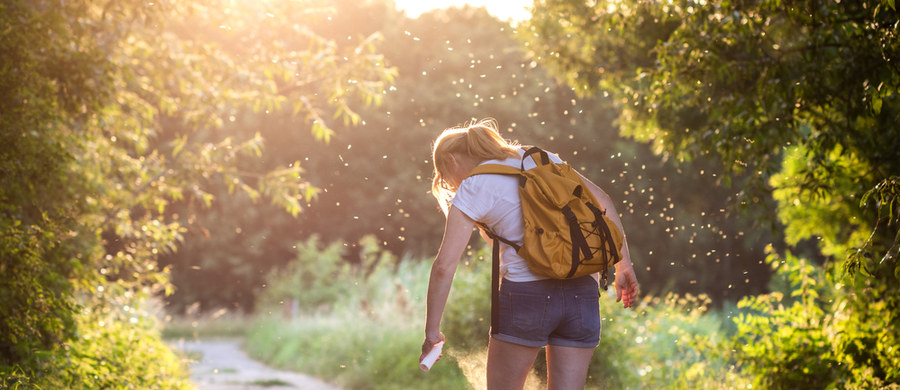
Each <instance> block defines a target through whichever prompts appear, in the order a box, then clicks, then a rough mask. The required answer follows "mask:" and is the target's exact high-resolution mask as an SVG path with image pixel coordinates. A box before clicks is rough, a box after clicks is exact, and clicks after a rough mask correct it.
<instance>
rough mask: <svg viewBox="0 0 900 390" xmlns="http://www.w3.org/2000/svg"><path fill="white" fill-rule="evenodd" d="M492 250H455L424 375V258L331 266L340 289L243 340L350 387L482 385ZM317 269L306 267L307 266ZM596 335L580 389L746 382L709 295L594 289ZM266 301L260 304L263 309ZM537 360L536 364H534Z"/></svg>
mask: <svg viewBox="0 0 900 390" xmlns="http://www.w3.org/2000/svg"><path fill="white" fill-rule="evenodd" d="M304 248H305V249H304V252H307V255H305V256H302V257H300V258H298V260H297V262H302V261H304V260H303V259H305V258H314V257H316V256H315V255H316V254H318V255H319V256H320V257H322V258H332V261H338V260H337V259H335V258H334V255H333V254H329V252H330V251H331V249H330V248H332V246H321V245H309V246H304ZM489 259H490V250H489V248H488V247H487V246H486V245H483V246H482V247H481V248H479V249H477V250H474V249H473V250H472V251H470V252H469V253H467V255H466V256H465V258H464V259H463V263H462V264H461V265H460V269H459V270H458V271H457V274H456V277H455V278H454V281H453V288H452V290H451V295H450V299H449V302H448V306H447V310H446V311H445V313H444V318H443V320H442V331H443V333H444V335H445V336H446V338H447V344H446V346H445V349H444V358H443V359H442V360H441V362H440V363H438V364H437V365H435V367H434V368H433V369H432V371H430V372H429V373H427V374H424V373H422V372H420V371H419V370H418V368H417V367H416V358H417V357H418V356H419V353H418V351H419V347H420V343H421V341H422V340H421V339H422V322H421V321H422V319H423V318H424V313H425V307H424V298H425V292H426V288H427V281H428V273H429V270H430V264H429V263H428V262H425V261H412V260H406V261H402V262H399V263H396V264H392V263H390V262H378V263H376V264H375V265H374V267H373V269H372V272H371V273H370V274H369V276H368V277H366V278H358V277H355V276H353V275H352V274H351V273H342V274H338V276H337V277H336V278H334V279H335V281H334V282H335V283H337V284H338V285H341V286H344V289H343V290H338V289H326V290H327V291H330V294H331V296H330V297H327V299H324V300H323V301H324V302H325V303H324V305H325V306H327V307H324V308H323V307H322V306H312V307H306V310H304V311H303V312H302V313H301V314H300V316H299V317H297V318H294V319H282V318H278V316H277V315H273V313H274V314H278V312H277V311H273V312H270V313H269V314H260V315H258V316H257V319H256V321H255V323H254V325H253V326H252V327H251V329H250V332H249V335H248V338H247V343H246V346H247V348H248V350H249V351H250V353H251V354H252V355H254V356H256V357H257V358H259V359H262V360H264V361H266V362H269V363H271V364H274V365H276V366H279V367H283V368H287V369H291V370H295V371H300V372H305V373H309V374H313V375H316V376H319V377H322V378H327V379H329V380H332V381H334V382H336V383H338V384H340V385H341V386H344V387H345V388H348V389H356V388H472V387H474V388H478V387H479V386H480V383H482V381H483V370H484V364H485V351H486V348H487V340H488V329H489V326H490V325H489V322H490V321H489V318H490V293H489V290H490V263H489ZM310 272H314V271H310ZM267 288H271V289H273V290H274V291H288V290H293V291H298V292H300V291H302V292H310V291H309V290H306V289H304V288H302V287H300V286H299V285H298V284H297V283H296V281H295V280H294V279H293V278H290V277H286V278H280V279H278V280H277V281H276V280H273V281H272V283H271V284H270V285H269V287H267ZM600 305H601V313H603V319H604V323H603V327H604V329H603V334H602V337H601V344H600V346H599V347H598V348H597V351H596V352H595V354H594V359H593V361H592V364H591V369H590V373H589V376H590V377H589V380H588V383H587V386H586V387H587V388H592V389H593V388H621V389H641V388H647V389H654V388H667V389H696V388H721V387H722V386H727V387H730V388H746V385H747V384H748V383H749V380H748V379H746V378H744V376H743V374H742V373H741V372H739V371H737V370H735V369H734V367H733V363H732V362H731V353H730V348H731V345H730V344H729V343H728V342H727V339H726V335H725V333H724V330H723V328H722V318H721V316H720V315H719V314H716V313H710V312H709V310H708V306H709V299H708V298H706V297H693V296H677V295H669V296H667V297H666V298H665V299H658V298H657V299H651V298H648V299H646V300H645V301H643V302H642V303H641V304H640V305H639V307H638V308H636V309H634V310H631V309H624V308H622V307H621V304H618V303H615V299H613V298H612V297H603V299H601V303H600ZM265 306H266V305H262V304H261V305H260V307H265ZM536 369H537V370H538V371H540V370H545V369H546V367H545V366H544V363H543V362H540V361H539V362H538V363H537V365H536Z"/></svg>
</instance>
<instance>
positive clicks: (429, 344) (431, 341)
mask: <svg viewBox="0 0 900 390" xmlns="http://www.w3.org/2000/svg"><path fill="white" fill-rule="evenodd" d="M441 341H444V334H443V333H441V332H438V333H437V335H428V334H427V333H426V334H425V342H423V343H422V354H421V355H419V361H420V362H421V361H422V359H424V358H425V355H427V354H428V352H431V349H432V348H434V346H435V345H436V344H437V343H440V342H441ZM441 356H443V354H441ZM438 360H440V357H438Z"/></svg>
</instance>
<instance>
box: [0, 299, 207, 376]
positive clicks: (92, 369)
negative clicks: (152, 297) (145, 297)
mask: <svg viewBox="0 0 900 390" xmlns="http://www.w3.org/2000/svg"><path fill="white" fill-rule="evenodd" d="M75 318H76V321H77V322H76V329H77V332H78V337H77V338H75V339H73V340H72V341H71V342H68V343H66V344H65V346H64V347H63V348H61V349H58V350H55V351H53V352H43V353H37V354H36V356H35V357H34V359H35V360H36V363H35V364H33V366H34V367H37V369H36V370H28V369H25V368H23V367H0V378H5V383H0V388H13V389H72V390H80V389H85V390H88V389H110V388H116V389H150V388H155V389H192V388H193V384H192V383H191V382H190V381H189V380H187V378H188V371H187V367H186V362H185V361H184V360H183V359H182V358H181V357H179V355H177V354H175V353H174V352H172V351H171V350H170V349H169V347H168V345H167V344H166V343H164V342H163V341H162V338H161V337H160V334H159V330H158V329H157V324H156V320H155V319H154V318H152V317H150V316H148V315H146V314H145V313H142V312H139V311H136V310H135V309H134V308H131V307H127V306H126V307H105V308H104V307H99V306H94V307H92V308H90V309H88V308H86V309H84V310H83V311H82V312H81V313H78V314H77V315H76V316H75Z"/></svg>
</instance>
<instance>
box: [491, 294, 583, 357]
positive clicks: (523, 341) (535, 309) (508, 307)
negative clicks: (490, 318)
mask: <svg viewBox="0 0 900 390" xmlns="http://www.w3.org/2000/svg"><path fill="white" fill-rule="evenodd" d="M599 300H600V291H599V290H598V288H597V281H596V280H595V279H594V278H593V277H591V276H585V277H581V278H577V279H568V280H561V279H545V280H537V281H533V282H511V281H509V280H505V279H504V280H503V283H501V284H500V302H499V303H500V308H499V313H498V314H499V318H498V321H499V322H500V324H499V325H498V326H497V333H496V334H494V335H492V337H494V338H496V339H498V340H501V341H506V342H510V343H513V344H518V345H524V346H527V347H543V346H546V345H548V344H549V345H554V346H561V347H578V348H594V347H596V346H597V345H599V344H600V306H599V304H600V302H599Z"/></svg>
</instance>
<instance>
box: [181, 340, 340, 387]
mask: <svg viewBox="0 0 900 390" xmlns="http://www.w3.org/2000/svg"><path fill="white" fill-rule="evenodd" d="M170 344H171V345H172V346H173V347H174V348H177V349H179V350H181V351H184V353H186V354H187V355H188V356H189V357H191V358H192V359H194V361H193V362H192V364H191V380H192V381H193V382H194V383H195V384H196V385H197V389H198V390H280V389H302V390H340V388H339V387H337V386H334V385H332V384H329V383H327V382H325V381H322V380H320V379H317V378H313V377H311V376H309V375H304V374H299V373H296V372H288V371H281V370H277V369H274V368H271V367H268V366H266V365H264V364H262V363H260V362H258V361H255V360H253V359H250V357H248V356H247V353H245V352H244V351H243V350H242V349H241V346H240V341H237V340H206V341H203V340H201V341H181V340H179V341H173V342H171V343H170Z"/></svg>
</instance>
